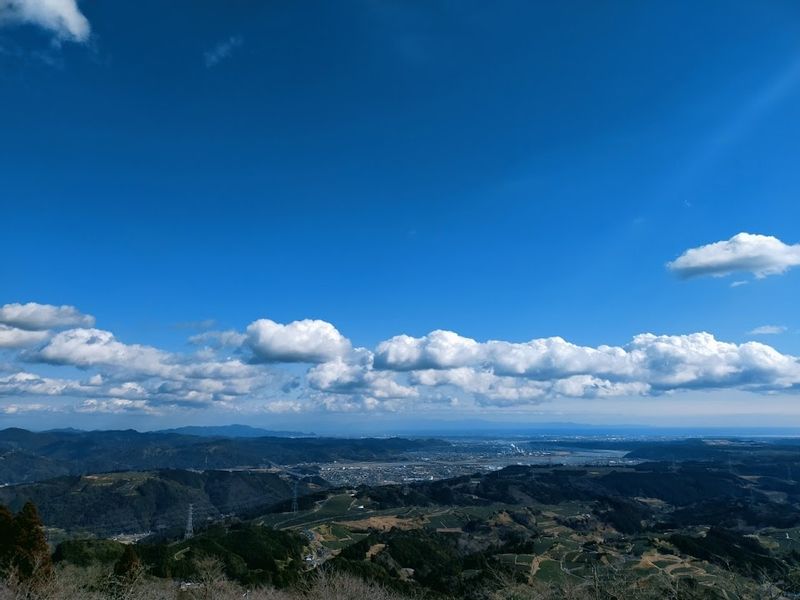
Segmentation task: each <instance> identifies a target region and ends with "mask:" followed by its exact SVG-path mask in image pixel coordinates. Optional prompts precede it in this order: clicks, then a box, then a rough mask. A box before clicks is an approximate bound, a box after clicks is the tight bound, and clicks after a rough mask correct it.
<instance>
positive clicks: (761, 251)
mask: <svg viewBox="0 0 800 600" xmlns="http://www.w3.org/2000/svg"><path fill="white" fill-rule="evenodd" d="M798 265H800V244H794V245H788V244H784V243H783V242H782V241H781V240H779V239H778V238H776V237H773V236H770V235H758V234H752V233H739V234H736V235H735V236H733V237H732V238H731V239H729V240H725V241H721V242H715V243H713V244H708V245H706V246H700V247H698V248H691V249H689V250H687V251H686V252H684V253H683V254H681V255H680V256H679V257H678V258H676V259H675V260H674V261H672V262H670V263H667V268H668V269H670V270H671V271H673V272H675V273H677V274H678V275H680V276H681V277H686V278H688V277H699V276H703V275H711V276H714V277H724V276H726V275H730V274H732V273H736V272H749V273H752V274H753V275H755V276H756V277H757V278H759V279H760V278H763V277H767V276H768V275H780V274H781V273H784V272H786V271H787V270H789V269H790V268H792V267H796V266H798Z"/></svg>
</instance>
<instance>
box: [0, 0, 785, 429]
mask: <svg viewBox="0 0 800 600" xmlns="http://www.w3.org/2000/svg"><path fill="white" fill-rule="evenodd" d="M798 100H800V6H798V5H797V4H796V3H792V2H773V3H769V4H768V5H764V4H762V3H754V2H744V1H735V2H726V3H722V2H719V3H715V2H709V3H704V4H702V5H700V6H695V5H689V4H687V3H673V4H656V3H644V4H626V3H616V4H605V5H602V4H597V3H592V2H578V1H576V2H572V3H568V4H563V5H550V4H545V3H511V2H509V3H503V4H501V5H494V6H491V7H490V6H488V5H485V4H483V3H479V2H464V3H458V4H456V5H453V4H450V3H446V2H441V3H440V2H431V3H426V4H424V5H411V4H403V3H394V2H388V1H377V0H376V1H354V2H346V3H340V4H336V5H330V4H326V3H312V4H311V5H303V6H301V5H294V4H290V5H285V6H284V5H273V4H254V5H247V4H242V5H229V4H228V3H215V2H210V3H195V2H190V1H188V0H182V1H179V2H173V3H169V4H168V5H164V4H163V3H157V2H154V1H151V0H144V1H142V2H137V3H129V2H122V3H109V4H99V3H88V2H76V1H75V0H60V1H59V2H48V3H42V2H36V1H34V0H14V1H12V2H7V3H4V4H3V3H0V106H2V109H3V110H2V111H0V131H2V137H3V143H2V144H0V147H1V148H2V156H1V157H0V158H1V160H0V174H1V175H2V177H1V178H0V180H2V182H3V183H2V187H0V231H2V235H0V255H1V256H2V258H0V427H5V426H21V427H28V428H35V429H43V428H48V427H60V426H65V427H66V426H74V427H80V428H84V429H94V428H106V427H113V428H125V427H132V428H137V429H159V428H167V427H175V426H181V425H194V424H199V425H220V424H227V423H246V424H248V425H253V426H259V427H265V428H269V429H290V430H300V431H315V432H320V433H336V432H342V433H347V432H358V433H362V432H366V433H380V432H397V431H408V432H413V431H425V430H430V429H432V428H434V429H435V428H436V427H440V428H443V429H449V426H448V423H449V424H452V425H453V427H456V424H459V423H463V424H464V426H465V427H466V426H467V424H469V423H480V424H486V427H487V428H488V429H491V427H492V424H496V425H497V427H498V428H501V429H502V428H505V427H508V426H514V427H516V426H519V427H520V428H525V427H527V426H529V425H530V426H535V425H536V424H537V423H539V424H542V423H560V422H573V423H580V424H589V425H601V426H615V425H637V426H640V425H641V426H654V427H723V428H725V427H732V428H740V427H744V428H747V427H752V428H764V427H781V428H791V427H795V426H796V427H800V402H799V400H800V358H799V357H800V321H798V317H797V315H798V311H797V299H798V298H800V227H798V224H800V202H798V194H800V170H798V169H797V156H800V102H798ZM459 426H460V425H459ZM480 426H481V427H483V425H480Z"/></svg>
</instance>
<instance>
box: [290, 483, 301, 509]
mask: <svg viewBox="0 0 800 600" xmlns="http://www.w3.org/2000/svg"><path fill="white" fill-rule="evenodd" d="M299 483H300V480H299V479H295V480H294V492H293V493H292V513H294V514H297V511H298V510H300V507H299V506H298V505H297V485H298V484H299Z"/></svg>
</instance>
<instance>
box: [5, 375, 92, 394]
mask: <svg viewBox="0 0 800 600" xmlns="http://www.w3.org/2000/svg"><path fill="white" fill-rule="evenodd" d="M92 392H96V390H95V388H93V387H89V386H86V385H84V384H82V383H80V382H79V381H74V380H72V379H57V378H53V377H43V376H41V375H37V374H35V373H30V372H27V371H19V372H17V373H13V374H11V375H8V376H6V377H0V396H65V395H73V396H75V395H77V396H79V395H83V394H86V393H92Z"/></svg>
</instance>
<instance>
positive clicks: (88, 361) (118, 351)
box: [36, 329, 173, 375]
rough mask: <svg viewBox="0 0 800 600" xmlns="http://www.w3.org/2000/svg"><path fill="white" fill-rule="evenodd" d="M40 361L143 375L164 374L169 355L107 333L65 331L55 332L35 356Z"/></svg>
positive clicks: (100, 331) (167, 371)
mask: <svg viewBox="0 0 800 600" xmlns="http://www.w3.org/2000/svg"><path fill="white" fill-rule="evenodd" d="M36 357H37V358H38V359H39V360H41V361H43V362H49V363H54V364H65V365H73V366H76V367H84V368H85V367H94V366H98V365H102V366H108V367H117V368H119V369H124V370H129V371H136V372H137V373H140V374H143V375H167V374H169V372H170V371H171V370H172V368H173V366H172V365H170V364H169V362H170V359H171V357H170V355H169V353H167V352H164V351H162V350H158V349H156V348H153V347H151V346H141V345H139V344H123V343H122V342H119V341H117V340H116V339H115V338H114V334H113V333H111V332H110V331H104V330H102V329H68V330H67V331H62V332H60V333H57V334H56V335H55V336H53V338H52V339H51V340H50V341H49V342H48V343H47V344H46V345H45V346H44V347H43V348H42V349H41V350H39V352H38V353H37V354H36Z"/></svg>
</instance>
